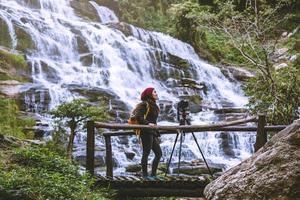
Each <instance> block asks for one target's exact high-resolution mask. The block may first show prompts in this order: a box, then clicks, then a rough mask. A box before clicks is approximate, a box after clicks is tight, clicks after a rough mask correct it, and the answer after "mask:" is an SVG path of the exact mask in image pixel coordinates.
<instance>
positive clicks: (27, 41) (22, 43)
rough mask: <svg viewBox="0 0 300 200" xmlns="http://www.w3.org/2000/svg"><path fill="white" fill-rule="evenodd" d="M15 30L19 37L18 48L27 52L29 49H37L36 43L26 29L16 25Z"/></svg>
mask: <svg viewBox="0 0 300 200" xmlns="http://www.w3.org/2000/svg"><path fill="white" fill-rule="evenodd" d="M15 32H16V35H17V38H18V43H17V47H16V49H17V50H19V51H22V52H26V51H27V50H28V49H35V48H36V46H35V43H34V41H33V40H32V38H31V35H30V34H28V33H27V32H26V31H25V30H23V29H21V28H19V27H17V26H16V27H15Z"/></svg>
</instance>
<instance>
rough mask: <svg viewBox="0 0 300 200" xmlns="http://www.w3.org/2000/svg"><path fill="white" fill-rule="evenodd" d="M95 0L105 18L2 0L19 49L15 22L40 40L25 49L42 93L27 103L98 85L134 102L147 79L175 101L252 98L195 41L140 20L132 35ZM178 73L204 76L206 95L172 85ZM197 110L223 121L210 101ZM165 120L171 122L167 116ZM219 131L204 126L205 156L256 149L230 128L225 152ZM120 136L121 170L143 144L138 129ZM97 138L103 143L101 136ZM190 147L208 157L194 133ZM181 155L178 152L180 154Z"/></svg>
mask: <svg viewBox="0 0 300 200" xmlns="http://www.w3.org/2000/svg"><path fill="white" fill-rule="evenodd" d="M89 3H90V4H91V5H92V6H93V7H94V8H95V12H96V13H98V15H99V17H100V18H101V22H95V21H93V22H91V21H87V20H85V19H83V18H81V17H79V16H77V15H76V14H75V11H74V10H73V8H72V7H71V6H70V5H69V1H68V0H39V1H37V3H36V4H34V3H28V2H27V3H26V1H21V0H0V18H1V19H2V20H3V21H4V22H5V23H6V24H7V26H8V30H9V35H10V37H11V41H12V44H11V47H12V49H16V47H17V43H18V38H17V36H16V33H15V28H16V27H18V28H20V29H22V30H23V31H25V32H26V33H27V34H28V35H30V36H31V38H32V40H33V42H34V44H35V46H36V48H35V49H27V50H26V52H25V54H26V57H27V59H28V61H29V64H30V66H31V68H32V78H33V84H31V85H30V87H29V88H27V89H29V90H30V89H33V90H34V91H36V92H37V91H39V92H40V97H39V102H37V99H36V97H35V95H29V94H28V95H27V96H26V102H27V104H33V105H38V104H39V103H40V104H43V103H44V101H45V99H46V96H47V95H48V96H49V98H50V101H49V104H48V105H47V106H48V108H47V109H52V108H54V107H55V106H57V105H59V104H60V103H62V102H64V101H71V100H72V99H75V98H80V97H82V94H81V93H80V92H78V91H80V90H96V91H106V92H110V93H112V95H114V96H115V97H116V98H117V99H118V100H119V101H121V102H124V103H125V104H126V105H127V106H128V108H130V109H131V108H133V107H134V105H136V104H137V103H138V102H139V95H140V92H141V91H142V90H143V89H144V88H146V87H148V86H153V87H155V88H156V90H157V91H158V93H159V98H160V101H159V102H172V103H173V105H175V104H176V103H177V102H178V101H179V99H180V98H179V97H180V96H185V95H187V94H188V95H201V96H202V97H203V99H204V100H203V101H204V102H207V104H208V107H212V108H221V107H222V106H223V104H222V102H227V103H229V104H231V105H232V106H233V107H242V106H244V105H245V104H246V103H247V98H246V97H245V96H244V95H243V93H242V90H241V88H240V85H239V84H237V83H233V82H231V81H229V80H228V79H227V78H226V77H225V76H224V75H223V74H222V73H221V71H220V69H219V68H217V67H214V66H212V65H210V64H208V63H207V62H205V61H203V60H201V59H200V58H199V57H198V55H197V54H196V53H195V51H194V49H193V48H192V47H191V46H190V45H188V44H186V43H184V42H181V41H179V40H177V39H175V38H172V37H170V36H168V35H165V34H163V33H157V32H149V31H146V30H144V29H141V28H137V27H134V26H129V27H130V29H131V30H130V31H131V32H132V35H131V36H126V35H124V34H123V33H122V32H121V31H119V30H117V29H114V28H111V26H109V25H108V24H106V23H108V22H110V23H111V22H114V23H117V22H118V21H119V20H118V18H117V16H116V15H115V14H114V13H113V12H112V11H111V10H109V9H108V8H106V7H103V6H100V5H97V3H96V2H94V1H90V2H89ZM170 55H172V56H175V57H177V58H180V59H182V60H185V61H186V62H187V63H189V65H190V67H189V68H188V69H184V70H183V69H178V67H177V68H176V67H174V66H172V64H170V63H168V62H166V61H167V60H169V57H170ZM165 74H166V75H165ZM174 76H176V77H180V78H185V77H188V78H191V79H194V80H196V81H197V82H203V83H205V85H206V86H207V88H208V93H207V95H205V94H204V93H203V92H202V91H198V92H195V90H191V89H188V88H180V89H178V88H172V83H173V82H174V81H175V80H174V78H172V77H174ZM175 82H176V81H175ZM36 88H38V89H36ZM35 107H36V108H35V109H34V110H35V111H37V112H39V109H38V107H39V106H35ZM173 109H174V106H173ZM191 118H192V123H193V124H207V123H212V122H216V121H218V118H217V117H216V115H215V114H214V112H213V111H211V110H209V109H208V110H203V111H202V112H200V113H198V114H193V115H191ZM164 123H168V124H170V123H171V122H168V121H167V120H165V121H163V122H160V124H164ZM220 135H221V133H211V132H209V133H201V134H197V138H198V140H199V143H200V146H201V147H202V150H203V151H204V154H205V156H206V157H207V158H208V159H209V160H211V161H212V162H214V163H219V164H224V165H225V166H226V168H228V167H230V166H233V165H235V164H237V163H238V162H240V161H241V160H242V159H245V158H247V157H249V156H250V155H251V152H252V151H253V149H252V146H251V145H252V143H253V141H252V140H253V137H250V136H249V134H242V133H239V134H238V135H236V134H234V133H231V134H230V135H229V136H228V137H229V139H230V141H233V142H232V143H231V144H230V146H231V148H232V151H233V152H234V155H235V156H234V157H226V155H225V154H224V152H223V151H222V150H221V149H220V143H221V141H222V139H221V138H220ZM174 138H175V136H163V137H162V143H161V146H162V148H163V151H164V157H165V158H166V157H168V156H167V155H168V154H169V153H170V151H171V148H172V145H173V142H174ZM119 140H120V139H119V138H115V139H114V148H115V149H114V157H115V158H116V160H117V161H118V163H117V164H118V166H119V167H120V168H119V169H120V170H121V171H122V170H123V169H124V168H123V167H124V166H126V165H128V164H129V163H137V162H139V160H140V156H141V149H140V147H139V145H138V144H137V143H136V138H135V137H132V138H130V139H129V141H128V144H127V145H125V146H124V145H121V144H120V141H119ZM97 143H98V145H100V146H103V141H102V140H99V141H97ZM124 149H125V151H133V152H135V153H136V156H135V158H134V159H133V160H128V159H127V158H126V156H125V154H124ZM183 150H184V156H183V158H184V159H185V160H193V159H197V158H200V157H201V155H200V153H199V151H198V149H197V147H196V145H195V143H194V141H193V139H192V138H191V135H190V134H186V136H185V140H184V143H183ZM78 154H80V152H79V153H78ZM177 156H178V154H175V157H174V161H175V160H176V159H177Z"/></svg>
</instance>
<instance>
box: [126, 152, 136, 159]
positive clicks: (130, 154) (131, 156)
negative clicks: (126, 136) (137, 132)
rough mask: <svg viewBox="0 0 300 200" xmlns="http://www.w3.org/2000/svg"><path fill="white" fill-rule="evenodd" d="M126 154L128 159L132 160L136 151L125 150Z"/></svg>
mask: <svg viewBox="0 0 300 200" xmlns="http://www.w3.org/2000/svg"><path fill="white" fill-rule="evenodd" d="M125 155H126V158H127V159H129V160H132V159H133V158H134V156H135V153H134V152H133V151H125Z"/></svg>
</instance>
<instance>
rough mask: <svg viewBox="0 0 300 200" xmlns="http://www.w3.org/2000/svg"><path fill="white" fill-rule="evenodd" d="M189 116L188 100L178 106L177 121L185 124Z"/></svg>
mask: <svg viewBox="0 0 300 200" xmlns="http://www.w3.org/2000/svg"><path fill="white" fill-rule="evenodd" d="M188 114H189V102H188V101H186V100H181V101H180V102H178V104H177V120H178V121H179V122H180V124H181V125H182V124H185V121H186V120H187V118H186V116H187V115H188Z"/></svg>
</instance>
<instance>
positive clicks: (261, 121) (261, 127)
mask: <svg viewBox="0 0 300 200" xmlns="http://www.w3.org/2000/svg"><path fill="white" fill-rule="evenodd" d="M265 126H266V116H265V115H261V114H260V115H258V124H257V134H256V142H255V144H254V150H255V152H256V151H258V149H260V148H261V147H262V146H264V144H265V143H266V142H267V131H266V129H265Z"/></svg>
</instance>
